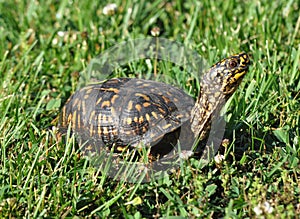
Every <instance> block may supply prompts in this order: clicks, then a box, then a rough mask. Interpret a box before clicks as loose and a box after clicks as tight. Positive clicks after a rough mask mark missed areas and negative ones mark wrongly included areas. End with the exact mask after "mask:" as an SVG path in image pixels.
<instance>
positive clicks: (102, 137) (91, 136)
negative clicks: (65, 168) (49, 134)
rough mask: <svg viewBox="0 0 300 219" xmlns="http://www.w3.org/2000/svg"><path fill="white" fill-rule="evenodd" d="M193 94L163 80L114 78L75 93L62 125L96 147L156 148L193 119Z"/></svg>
mask: <svg viewBox="0 0 300 219" xmlns="http://www.w3.org/2000/svg"><path fill="white" fill-rule="evenodd" d="M194 104H195V103H194V100H193V98H192V97H190V96H189V95H187V94H186V93H184V92H183V91H182V90H180V89H178V88H176V87H173V86H171V85H168V84H164V83H161V82H155V81H150V80H143V79H131V78H114V79H110V80H107V81H105V82H102V83H98V84H92V85H88V86H86V87H84V88H82V89H80V90H78V91H77V92H75V93H74V94H73V95H72V96H71V97H70V98H69V100H68V101H67V103H66V104H65V106H64V107H63V110H62V114H61V120H60V127H61V128H60V129H61V130H62V132H66V130H67V129H68V126H69V124H70V126H71V130H72V132H73V133H75V134H76V136H78V137H79V139H80V140H81V142H88V144H91V143H92V144H93V145H94V146H93V147H95V146H96V147H109V148H111V147H113V146H114V145H116V146H117V148H119V149H120V150H121V149H122V148H124V147H126V146H128V145H130V146H131V147H135V148H136V147H143V146H153V145H155V144H157V142H158V141H159V140H161V139H162V138H163V137H164V136H165V135H166V134H167V133H171V132H173V131H174V130H176V129H178V128H179V127H180V126H181V125H182V124H183V123H184V122H185V121H187V120H189V119H190V114H191V110H192V108H193V107H194Z"/></svg>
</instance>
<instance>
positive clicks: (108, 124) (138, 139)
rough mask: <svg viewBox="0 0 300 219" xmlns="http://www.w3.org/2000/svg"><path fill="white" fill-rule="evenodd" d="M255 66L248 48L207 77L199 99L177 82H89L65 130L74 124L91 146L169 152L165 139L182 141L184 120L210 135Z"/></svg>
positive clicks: (72, 104)
mask: <svg viewBox="0 0 300 219" xmlns="http://www.w3.org/2000/svg"><path fill="white" fill-rule="evenodd" d="M249 65H250V60H249V57H248V55H247V54H246V53H244V52H243V53H240V54H236V55H233V56H230V57H229V58H225V59H223V60H221V61H219V62H217V63H216V64H214V65H213V66H212V67H211V68H209V69H208V70H207V71H206V73H204V74H203V76H202V79H201V82H200V92H199V96H198V98H197V100H196V102H195V101H194V100H193V98H192V97H190V96H189V95H187V94H186V93H185V92H184V91H182V90H180V89H178V88H176V87H173V86H171V85H168V84H164V83H161V82H155V81H150V80H143V79H135V78H113V79H109V80H106V81H104V82H101V83H97V84H92V85H88V86H86V87H84V88H82V89H80V90H78V91H77V92H75V93H74V94H73V95H72V96H71V97H70V98H69V99H68V101H67V102H66V104H65V106H64V107H63V109H62V113H61V116H60V131H61V132H62V133H66V132H67V130H68V127H70V128H71V131H72V133H75V135H76V136H77V137H78V139H80V142H81V143H85V144H86V146H85V147H84V149H85V150H87V151H92V152H93V151H99V150H101V148H108V149H111V148H113V149H114V151H116V152H118V151H119V152H120V151H124V150H125V149H128V148H131V149H133V148H135V149H136V148H142V147H144V146H148V147H150V148H153V150H152V149H151V151H150V153H151V154H152V153H153V154H155V156H157V155H160V156H163V155H164V154H166V153H168V152H169V151H170V150H169V149H166V146H165V145H164V144H162V143H161V142H169V141H173V143H174V139H175V144H176V136H177V137H178V130H180V127H181V126H182V125H183V123H186V122H188V123H189V124H190V126H189V127H190V133H191V134H192V135H193V137H196V138H197V137H201V138H203V136H205V133H207V131H209V127H210V122H211V116H212V114H213V113H214V112H216V111H217V110H219V109H220V107H222V105H224V103H225V101H226V100H227V99H228V98H229V97H230V96H231V95H232V94H233V93H234V91H235V90H236V89H237V87H238V85H239V84H240V82H241V80H242V78H243V77H244V75H245V74H246V73H247V71H248V67H249ZM179 132H180V131H179ZM173 143H172V144H173ZM173 145H174V144H173Z"/></svg>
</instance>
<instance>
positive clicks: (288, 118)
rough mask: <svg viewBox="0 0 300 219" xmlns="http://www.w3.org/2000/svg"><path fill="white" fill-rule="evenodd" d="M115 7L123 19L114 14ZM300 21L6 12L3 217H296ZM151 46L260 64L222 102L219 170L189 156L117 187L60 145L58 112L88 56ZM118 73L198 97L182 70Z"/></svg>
mask: <svg viewBox="0 0 300 219" xmlns="http://www.w3.org/2000/svg"><path fill="white" fill-rule="evenodd" d="M109 3H115V4H116V9H115V10H113V11H109V13H106V11H105V10H104V8H105V6H107V4H109ZM299 11H300V3H299V1H297V0H289V1H271V2H270V1H266V0H264V1H242V0H224V1H209V0H202V1H192V0H188V1H179V0H173V1H169V2H167V1H163V0H156V1H153V2H152V3H150V1H144V0H141V1H134V0H129V1H126V2H125V1H120V0H117V1H116V2H105V1H78V0H74V1H67V0H62V1H50V0H45V1H34V0H33V1H20V0H11V1H6V2H4V1H0V84H1V89H0V130H1V132H0V147H1V148H0V217H1V218H20V217H26V218H37V217H41V218H42V217H56V218H81V217H85V216H89V217H92V218H120V217H121V218H149V217H154V218H220V217H223V218H274V217H276V218H295V217H296V216H297V215H299V214H300V186H299V185H300V161H299V158H300V131H299V126H300V111H299V109H300V101H299V100H300V64H299V63H300V61H299V60H300V14H299ZM158 28H159V29H158ZM158 30H159V31H158ZM152 35H156V36H159V37H162V38H165V39H168V40H172V41H176V42H180V43H182V45H184V46H186V47H187V48H189V49H190V50H191V51H196V52H197V54H199V55H200V56H201V57H202V58H203V59H205V60H206V62H207V63H208V64H209V65H211V64H214V63H215V62H217V61H218V60H220V59H222V58H225V57H227V56H229V55H231V54H234V53H239V52H241V51H245V52H247V53H248V54H250V56H251V62H252V64H251V67H250V71H249V73H248V74H247V75H246V76H245V78H244V80H243V82H242V84H241V85H240V86H239V88H238V90H237V91H236V93H235V94H234V96H233V97H232V98H231V99H230V100H229V102H228V103H227V104H226V131H225V134H224V137H223V138H224V139H225V141H224V142H226V143H224V144H223V145H222V146H221V147H220V149H219V152H218V153H219V155H220V156H219V157H222V156H221V155H223V156H224V159H221V160H212V161H211V162H210V163H209V164H208V165H206V166H205V167H204V168H202V169H199V168H198V164H199V160H197V159H194V158H191V159H190V160H188V161H186V162H185V163H183V164H182V165H181V166H180V169H178V170H177V171H176V172H175V173H173V174H170V175H167V176H165V177H164V178H162V179H159V180H153V181H150V182H148V183H141V182H137V183H130V182H124V181H115V180H112V179H111V178H110V177H108V176H107V175H105V174H103V173H101V172H100V170H99V169H97V168H95V166H93V165H92V164H91V163H90V162H89V160H88V159H86V158H84V157H82V156H79V152H78V148H77V146H78V145H77V144H76V142H75V141H74V137H72V136H70V138H69V139H67V141H60V140H59V139H57V125H58V115H59V114H60V111H61V109H62V107H63V105H64V103H65V102H66V101H67V99H68V98H69V96H70V95H71V94H72V93H74V92H75V91H76V90H77V89H78V87H80V86H82V85H81V83H82V81H83V80H82V79H83V75H84V74H85V72H87V69H88V67H89V66H90V63H91V61H92V60H93V58H95V57H97V56H99V55H100V54H103V53H105V52H107V51H109V49H110V48H111V47H113V46H115V45H118V44H119V43H122V42H124V41H126V42H128V41H130V40H134V39H137V38H144V37H152ZM112 55H115V54H112ZM110 76H112V77H116V76H118V77H119V76H122V77H138V78H149V77H151V78H154V79H155V80H158V81H164V82H167V83H172V84H174V85H175V86H178V87H180V88H182V89H184V90H185V91H186V93H189V94H190V95H191V96H193V97H196V96H197V91H198V89H199V85H198V83H197V82H196V81H197V80H194V78H193V75H192V74H189V72H187V70H186V69H184V68H181V67H178V66H177V65H175V64H174V63H170V62H168V61H162V60H157V59H155V58H154V59H149V60H145V59H141V60H134V61H132V60H131V61H130V62H128V63H124V65H122V66H119V67H117V68H116V69H114V71H113V73H112V75H110ZM163 79H165V80H163ZM83 83H86V81H83ZM222 158H223V157H222Z"/></svg>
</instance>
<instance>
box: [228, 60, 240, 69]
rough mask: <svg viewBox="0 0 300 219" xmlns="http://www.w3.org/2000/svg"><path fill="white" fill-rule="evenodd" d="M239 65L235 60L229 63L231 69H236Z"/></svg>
mask: <svg viewBox="0 0 300 219" xmlns="http://www.w3.org/2000/svg"><path fill="white" fill-rule="evenodd" d="M237 65H238V63H237V62H236V61H235V60H230V61H229V67H230V68H235V67H236V66H237Z"/></svg>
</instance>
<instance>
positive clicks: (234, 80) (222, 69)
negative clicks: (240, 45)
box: [202, 52, 250, 99]
mask: <svg viewBox="0 0 300 219" xmlns="http://www.w3.org/2000/svg"><path fill="white" fill-rule="evenodd" d="M249 66H250V59H249V56H248V55H247V54H246V53H244V52H242V53H239V54H236V55H232V56H230V57H228V58H225V59H223V60H221V61H219V62H217V63H216V64H214V65H213V66H212V67H211V68H209V69H208V72H207V73H206V74H205V75H204V77H203V81H202V84H203V87H204V92H208V93H214V92H216V93H219V92H221V93H222V94H223V95H225V97H226V99H228V98H229V97H230V96H231V95H232V94H233V93H234V91H235V90H236V89H237V87H238V86H239V84H240V83H241V81H242V79H243V77H244V76H245V74H246V73H247V72H248V69H249Z"/></svg>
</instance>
